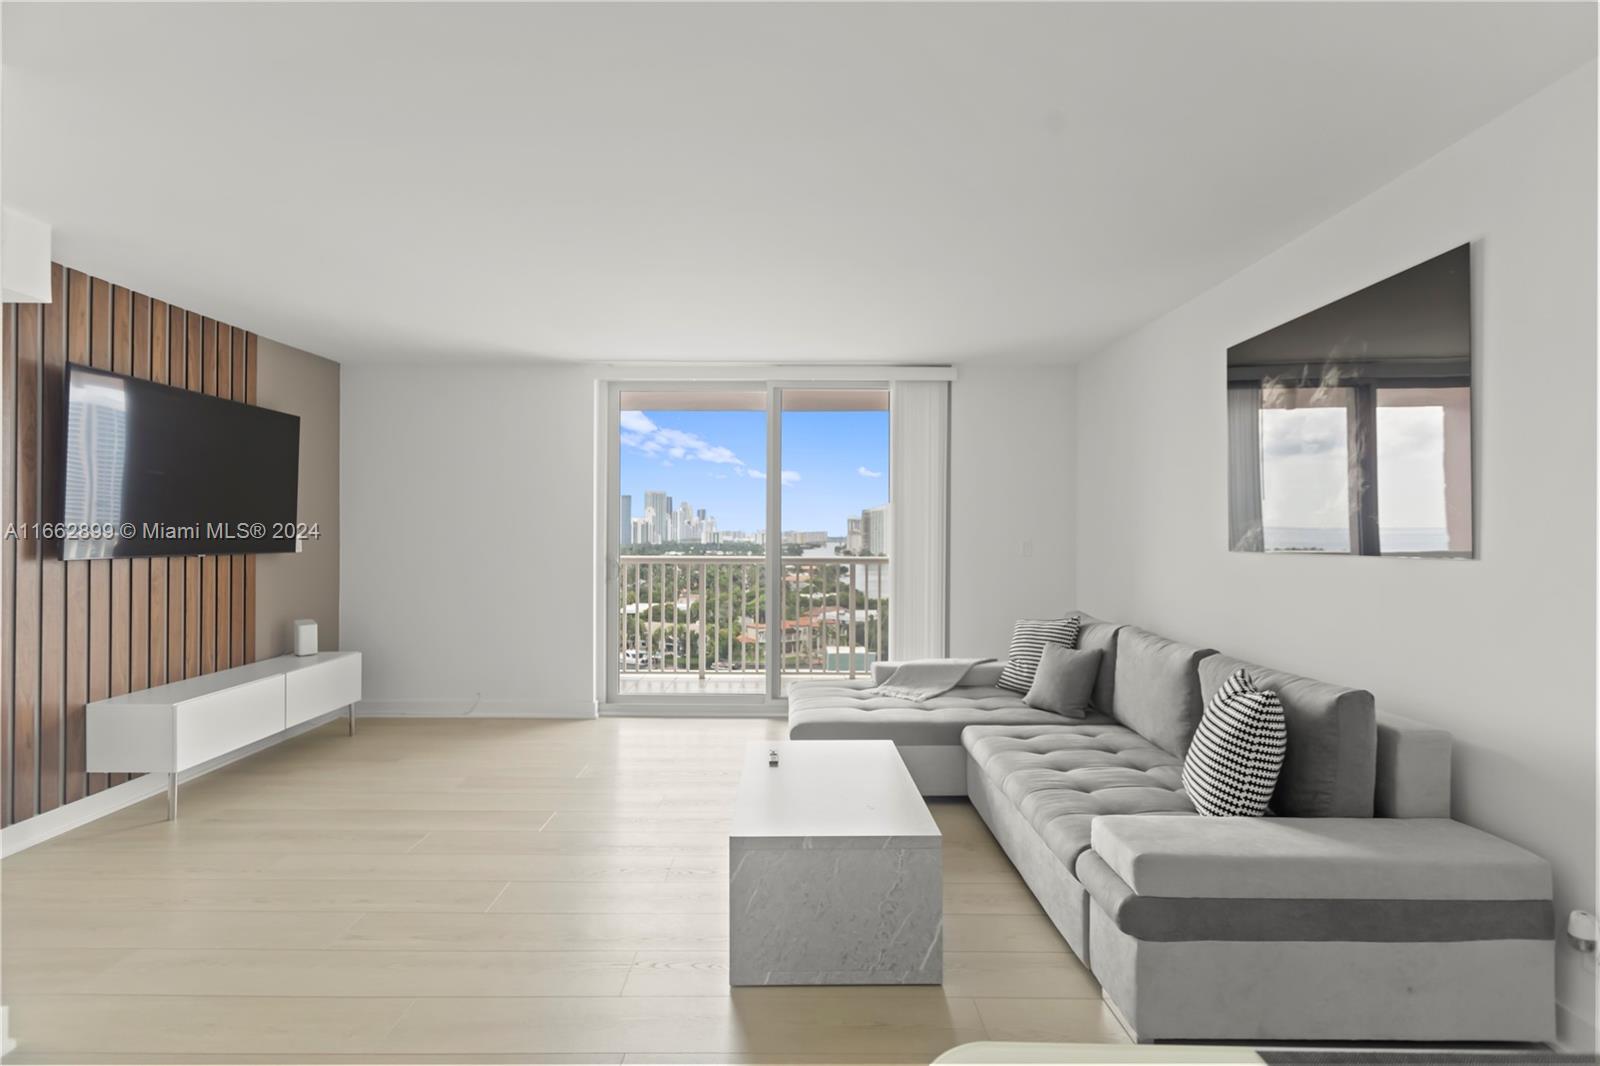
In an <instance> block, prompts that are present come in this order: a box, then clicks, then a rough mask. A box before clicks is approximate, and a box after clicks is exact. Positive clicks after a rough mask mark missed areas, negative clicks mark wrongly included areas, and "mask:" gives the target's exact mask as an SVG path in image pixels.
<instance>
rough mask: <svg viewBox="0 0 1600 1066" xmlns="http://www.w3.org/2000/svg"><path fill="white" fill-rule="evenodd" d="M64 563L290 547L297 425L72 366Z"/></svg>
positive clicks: (276, 414) (256, 410)
mask: <svg viewBox="0 0 1600 1066" xmlns="http://www.w3.org/2000/svg"><path fill="white" fill-rule="evenodd" d="M65 391H66V405H67V409H66V419H65V423H64V424H65V426H66V434H65V436H66V441H65V447H64V448H63V454H62V456H61V462H62V477H61V481H60V485H61V501H60V507H59V511H58V513H59V515H60V519H61V529H60V530H59V531H58V532H59V533H60V534H61V535H60V537H59V538H51V539H59V541H60V544H61V557H62V558H63V559H122V558H128V557H133V556H147V555H227V554H234V553H246V552H291V551H294V550H295V534H296V522H297V519H298V516H297V514H296V508H295V504H296V499H297V495H298V488H299V486H298V481H299V465H300V419H299V418H298V417H297V416H295V415H289V414H284V413H282V412H280V411H269V410H267V409H266V408H264V407H253V406H251V405H249V404H243V403H236V402H234V401H232V400H223V399H218V398H217V397H215V396H207V395H205V394H203V393H198V392H190V391H188V390H186V389H177V388H172V387H171V386H168V385H160V384H157V383H156V382H153V381H142V380H140V379H138V378H132V377H127V376H124V375H122V374H113V373H110V372H109V371H105V370H96V369H92V368H90V367H85V366H78V365H76V364H71V365H69V366H68V367H67V375H66V390H65Z"/></svg>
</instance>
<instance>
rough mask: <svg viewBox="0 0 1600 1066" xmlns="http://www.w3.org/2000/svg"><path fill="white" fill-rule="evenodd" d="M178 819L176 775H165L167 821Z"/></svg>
mask: <svg viewBox="0 0 1600 1066" xmlns="http://www.w3.org/2000/svg"><path fill="white" fill-rule="evenodd" d="M177 820H178V775H177V774H175V773H172V774H168V775H167V821H169V822H176V821H177Z"/></svg>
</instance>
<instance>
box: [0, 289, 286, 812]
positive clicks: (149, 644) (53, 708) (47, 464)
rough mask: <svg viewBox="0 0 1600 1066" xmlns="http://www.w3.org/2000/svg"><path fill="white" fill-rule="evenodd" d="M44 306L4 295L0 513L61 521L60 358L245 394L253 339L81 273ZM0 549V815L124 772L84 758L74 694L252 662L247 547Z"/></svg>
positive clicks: (250, 385)
mask: <svg viewBox="0 0 1600 1066" xmlns="http://www.w3.org/2000/svg"><path fill="white" fill-rule="evenodd" d="M51 284H52V297H53V298H52V301H51V303H49V304H46V305H40V304H6V305H4V309H3V313H0V321H3V325H4V338H3V340H4V345H3V347H4V367H3V373H4V386H5V405H6V406H5V410H4V411H3V412H0V413H3V415H4V421H5V432H4V434H0V436H3V437H4V447H3V455H4V476H3V478H0V482H3V483H0V498H3V504H4V507H3V510H4V523H5V524H6V525H8V526H9V525H11V524H13V523H16V524H21V525H23V526H24V527H31V526H33V525H34V524H35V523H38V522H49V521H54V520H56V519H57V518H59V515H60V506H61V493H62V491H63V486H62V485H61V479H60V475H61V470H60V462H61V456H62V455H63V454H64V449H65V433H66V427H65V426H64V425H63V424H62V415H63V413H64V403H65V396H64V379H65V366H66V364H67V363H80V364H84V365H89V366H96V367H101V368H103V369H107V370H113V371H115V372H117V373H122V374H130V375H132V376H134V377H137V378H143V379H148V380H152V381H158V382H163V383H166V384H171V385H176V386H179V387H182V388H189V389H194V390H197V391H205V392H208V393H210V394H212V395H216V396H222V397H225V398H231V399H235V400H238V401H241V402H246V403H253V402H254V401H255V380H256V366H255V353H256V338H255V336H254V335H253V334H250V333H247V332H245V331H244V330H241V329H236V328H234V327H232V326H229V325H226V324H223V323H218V322H214V321H212V320H210V319H205V318H202V317H201V316H199V315H195V314H191V313H189V312H187V311H184V310H183V309H182V308H177V307H172V306H170V305H169V304H166V303H164V302H162V301H160V300H153V299H151V298H150V297H148V296H146V295H143V294H140V293H135V292H131V291H130V290H128V289H124V288H122V287H120V286H115V285H112V284H110V283H109V282H107V281H104V280H102V279H99V278H91V277H89V276H87V275H85V274H83V273H82V272H81V271H76V270H68V269H67V268H65V267H63V266H60V265H59V264H55V265H53V266H52V276H51ZM29 532H30V536H28V537H26V538H24V537H21V536H19V537H16V538H8V539H6V541H5V542H4V544H3V545H0V559H3V565H4V574H3V580H4V589H3V600H0V610H4V611H5V623H6V625H5V629H6V639H5V641H4V647H3V649H0V650H3V665H0V669H3V671H4V673H3V676H0V824H3V825H11V824H13V823H15V822H17V821H20V820H22V819H25V818H29V817H32V816H33V815H34V814H36V813H40V812H43V811H49V810H53V809H55V808H57V807H59V806H61V805H62V804H64V803H70V802H72V801H73V800H77V799H82V798H83V797H84V796H86V795H89V794H92V793H94V792H98V791H100V790H101V789H104V788H107V787H109V786H111V785H115V784H118V783H120V782H121V781H123V780H125V779H126V778H127V777H128V775H126V774H111V775H107V774H88V773H86V772H85V767H84V705H85V703H86V702H88V701H90V700H95V699H102V698H104V697H106V696H109V695H113V694H118V693H122V692H128V691H137V690H138V689H141V688H144V687H147V686H149V685H160V684H164V683H166V682H168V681H176V680H179V679H181V678H183V677H189V676H193V675H195V674H199V673H202V672H207V671H210V670H214V669H221V668H225V667H227V666H229V665H238V664H241V663H244V662H248V661H250V660H252V659H253V658H254V651H255V618H254V613H255V557H254V556H249V555H233V556H222V557H220V558H210V559H206V560H204V561H202V560H201V559H199V558H197V557H194V556H182V557H172V558H164V559H163V558H155V559H116V560H101V559H97V560H92V561H73V562H63V561H62V559H61V553H60V548H59V546H58V545H55V544H50V543H42V542H40V541H38V540H37V539H35V538H33V537H32V536H31V529H30V530H29Z"/></svg>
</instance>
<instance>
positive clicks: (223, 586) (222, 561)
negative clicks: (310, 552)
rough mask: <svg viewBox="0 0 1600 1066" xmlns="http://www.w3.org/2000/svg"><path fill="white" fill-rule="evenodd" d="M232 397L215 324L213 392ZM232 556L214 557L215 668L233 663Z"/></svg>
mask: <svg viewBox="0 0 1600 1066" xmlns="http://www.w3.org/2000/svg"><path fill="white" fill-rule="evenodd" d="M216 394H217V395H218V396H220V397H222V398H223V399H224V400H231V399H233V329H232V328H231V327H229V326H226V325H223V324H222V323H221V322H219V323H217V392H216ZM232 659H233V556H231V555H219V556H217V669H218V670H226V669H227V668H228V667H230V666H232V665H233V661H232Z"/></svg>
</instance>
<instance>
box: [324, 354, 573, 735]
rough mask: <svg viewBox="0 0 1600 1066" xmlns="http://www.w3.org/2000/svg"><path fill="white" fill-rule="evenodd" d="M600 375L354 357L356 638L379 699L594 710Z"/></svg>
mask: <svg viewBox="0 0 1600 1066" xmlns="http://www.w3.org/2000/svg"><path fill="white" fill-rule="evenodd" d="M593 380H594V377H593V373H592V372H589V371H584V370H581V369H576V368H571V367H559V366H558V367H551V366H518V367H509V366H508V367H468V368H460V367H450V368H438V367H414V366H413V367H392V368H380V367H346V368H345V370H344V379H343V383H342V415H343V417H342V425H341V429H342V435H343V445H344V447H343V462H342V471H341V473H342V481H341V484H342V489H343V507H342V511H343V513H342V515H341V518H342V520H343V552H342V556H341V566H340V600H341V606H342V618H341V625H342V634H341V642H342V644H343V645H344V647H346V648H351V649H355V650H358V651H361V652H362V653H363V656H364V662H365V667H366V678H365V688H366V695H367V700H366V701H363V705H362V706H363V710H369V711H381V710H389V711H415V712H423V713H465V712H466V711H467V710H468V709H469V708H471V707H472V706H474V704H475V703H476V704H477V706H478V710H479V712H480V713H486V714H490V713H494V714H507V713H522V714H546V715H573V716H587V715H590V714H592V713H593V712H594V702H593V701H594V692H593V689H594V685H593V681H592V677H593V659H594V652H593V613H592V603H593V595H592V588H591V587H592V584H593V580H592V575H593V570H592V566H593V558H594V519H593V515H594V502H593V501H594V487H593V484H594V482H593V452H594V430H593V422H594V386H593Z"/></svg>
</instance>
